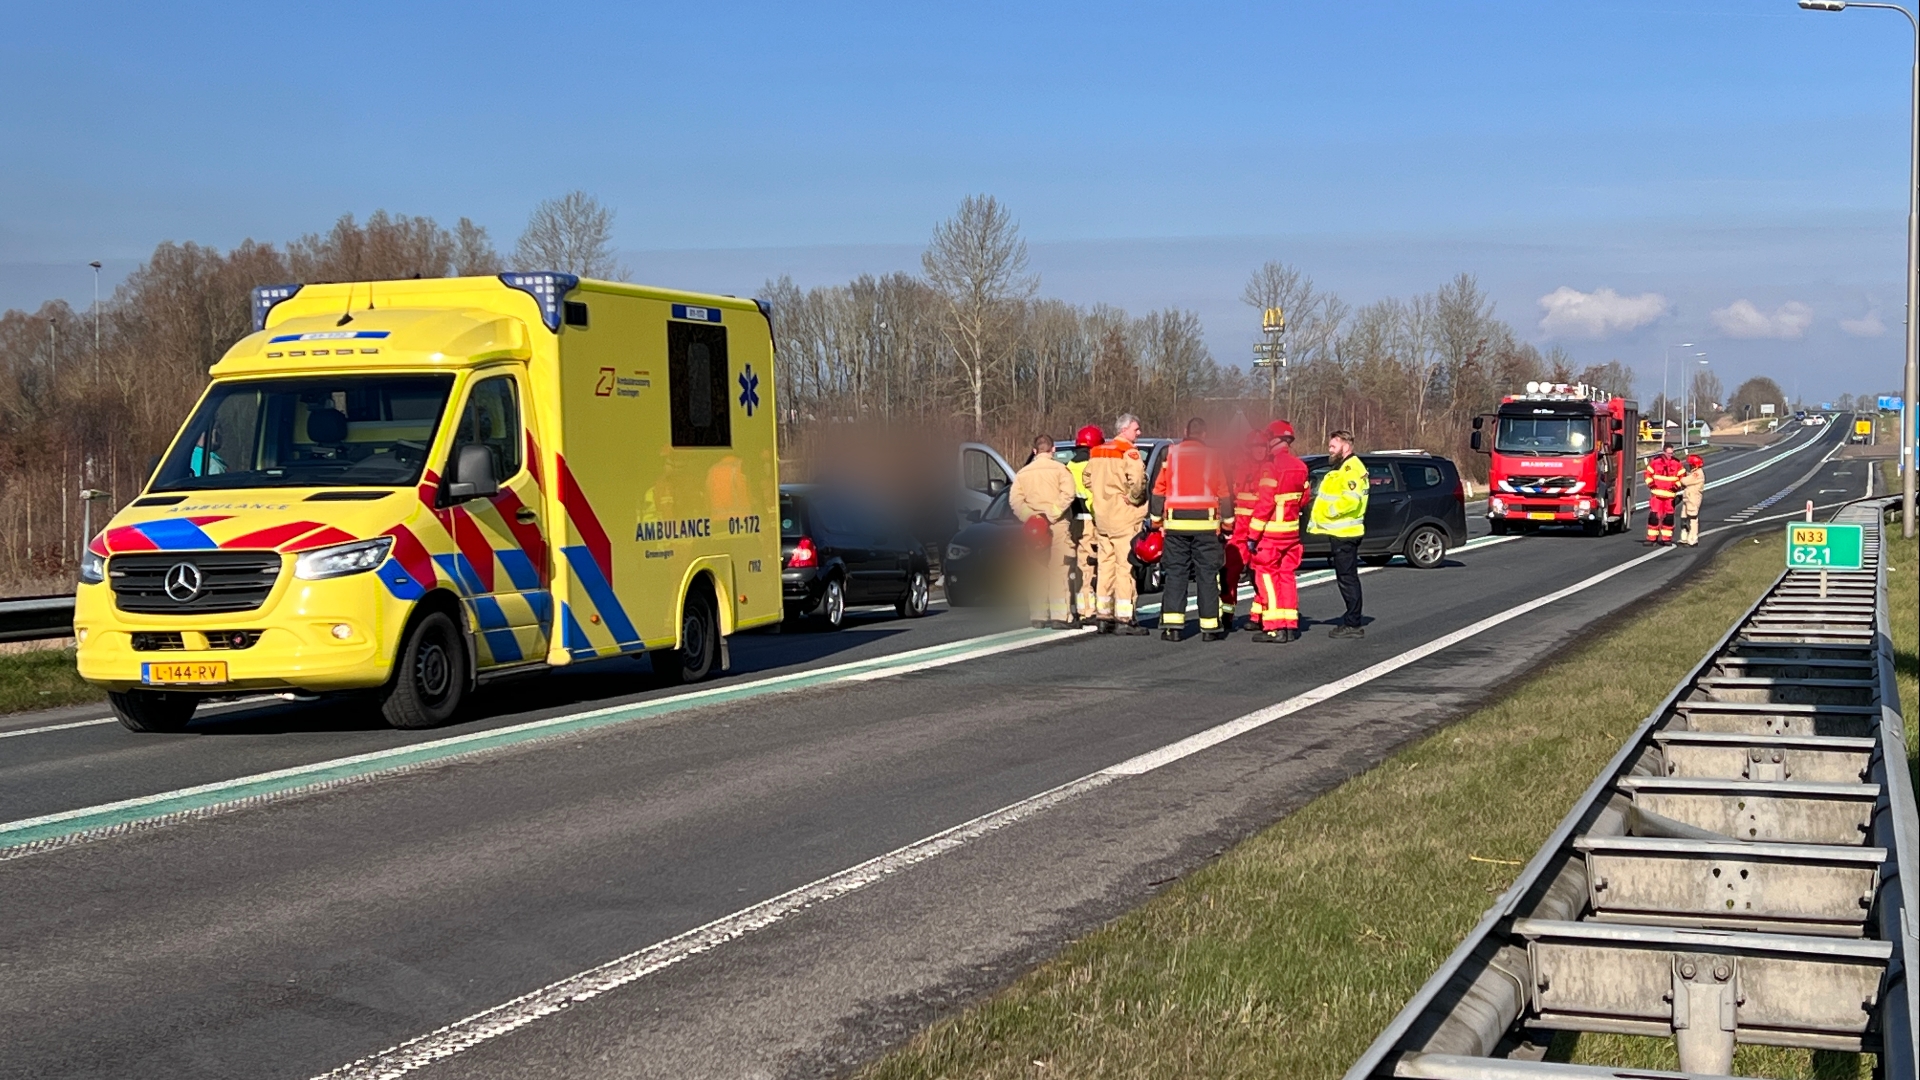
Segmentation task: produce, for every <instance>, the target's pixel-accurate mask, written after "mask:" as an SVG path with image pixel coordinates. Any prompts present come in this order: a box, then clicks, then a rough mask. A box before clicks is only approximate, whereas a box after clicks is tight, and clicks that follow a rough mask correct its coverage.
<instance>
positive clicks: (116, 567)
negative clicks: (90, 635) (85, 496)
mask: <svg viewBox="0 0 1920 1080" xmlns="http://www.w3.org/2000/svg"><path fill="white" fill-rule="evenodd" d="M280 564H281V558H280V555H279V554H278V553H277V552H272V551H173V552H167V551H140V552H129V553H127V554H124V555H115V556H113V557H112V558H111V559H109V560H108V562H107V580H108V581H110V582H112V583H113V603H114V606H115V607H118V608H119V609H120V610H121V611H130V612H137V613H139V614H142V615H211V614H216V613H219V612H223V611H252V610H254V609H255V608H257V607H259V606H260V605H261V604H263V603H265V602H266V599H267V594H268V593H269V592H272V591H273V583H274V581H275V580H277V579H278V578H279V576H280ZM179 566H185V567H189V568H191V574H192V575H197V576H198V577H199V584H200V588H199V589H198V591H196V592H193V593H191V594H186V595H185V596H184V599H181V598H176V597H175V596H169V595H168V594H167V577H168V575H169V574H170V573H173V572H174V568H175V567H179ZM189 576H191V575H189ZM176 592H178V593H182V594H184V593H185V590H183V589H176Z"/></svg>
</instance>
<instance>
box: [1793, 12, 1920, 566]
mask: <svg viewBox="0 0 1920 1080" xmlns="http://www.w3.org/2000/svg"><path fill="white" fill-rule="evenodd" d="M1800 6H1801V7H1802V8H1804V9H1806V10H1808V11H1845V10H1846V9H1847V8H1848V6H1849V0H1800ZM1851 6H1853V7H1860V8H1879V9H1880V10H1882V11H1897V12H1899V13H1900V14H1901V15H1904V16H1906V20H1907V26H1908V27H1909V28H1911V29H1912V30H1913V74H1912V85H1911V93H1912V102H1911V107H1912V112H1911V113H1910V114H1909V120H1908V131H1907V364H1906V378H1905V379H1904V380H1903V381H1904V382H1905V384H1906V392H1905V393H1904V394H1903V395H1902V397H1901V413H1900V474H1901V477H1902V480H1901V483H1900V534H1901V535H1902V536H1906V537H1912V536H1913V535H1915V533H1914V520H1913V495H1914V488H1913V472H1914V452H1913V427H1914V425H1913V407H1914V406H1913V399H1914V395H1915V394H1920V368H1917V367H1916V365H1915V358H1916V357H1920V21H1916V20H1915V19H1914V17H1913V12H1911V11H1908V10H1907V9H1906V8H1904V7H1902V6H1900V5H1899V4H1878V3H1858V4H1852V5H1851Z"/></svg>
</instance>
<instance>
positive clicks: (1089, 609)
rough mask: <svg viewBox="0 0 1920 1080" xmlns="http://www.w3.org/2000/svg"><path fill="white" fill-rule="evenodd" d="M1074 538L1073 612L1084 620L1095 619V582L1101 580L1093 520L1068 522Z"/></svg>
mask: <svg viewBox="0 0 1920 1080" xmlns="http://www.w3.org/2000/svg"><path fill="white" fill-rule="evenodd" d="M1068 525H1069V527H1070V529H1071V534H1072V536H1073V574H1072V578H1073V582H1072V584H1073V610H1074V611H1075V612H1076V613H1078V614H1079V616H1080V617H1081V618H1083V619H1091V618H1093V613H1094V607H1095V605H1096V604H1097V603H1098V599H1097V596H1098V591H1097V586H1096V585H1095V582H1096V581H1097V580H1098V579H1099V572H1098V568H1099V565H1100V555H1099V548H1098V537H1097V536H1096V535H1095V534H1094V531H1093V519H1092V518H1083V517H1077V518H1072V519H1070V520H1069V521H1068Z"/></svg>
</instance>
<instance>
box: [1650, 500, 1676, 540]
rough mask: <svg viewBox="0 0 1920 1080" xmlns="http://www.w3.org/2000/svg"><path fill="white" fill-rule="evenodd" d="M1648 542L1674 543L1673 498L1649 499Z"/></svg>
mask: <svg viewBox="0 0 1920 1080" xmlns="http://www.w3.org/2000/svg"><path fill="white" fill-rule="evenodd" d="M1647 542H1648V543H1649V544H1671V543H1673V500H1672V499H1661V498H1651V499H1648V500H1647Z"/></svg>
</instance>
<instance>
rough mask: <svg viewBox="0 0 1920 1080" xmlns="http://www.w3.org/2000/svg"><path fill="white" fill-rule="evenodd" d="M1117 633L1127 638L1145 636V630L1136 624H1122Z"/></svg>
mask: <svg viewBox="0 0 1920 1080" xmlns="http://www.w3.org/2000/svg"><path fill="white" fill-rule="evenodd" d="M1119 632H1120V633H1122V634H1124V635H1126V636H1127V637H1140V636H1142V635H1144V634H1146V632H1147V628H1146V627H1144V626H1141V625H1140V624H1139V623H1137V622H1123V623H1121V624H1120V631H1119Z"/></svg>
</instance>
